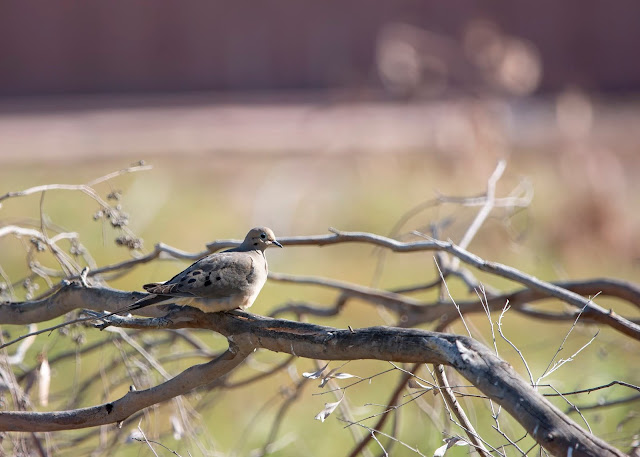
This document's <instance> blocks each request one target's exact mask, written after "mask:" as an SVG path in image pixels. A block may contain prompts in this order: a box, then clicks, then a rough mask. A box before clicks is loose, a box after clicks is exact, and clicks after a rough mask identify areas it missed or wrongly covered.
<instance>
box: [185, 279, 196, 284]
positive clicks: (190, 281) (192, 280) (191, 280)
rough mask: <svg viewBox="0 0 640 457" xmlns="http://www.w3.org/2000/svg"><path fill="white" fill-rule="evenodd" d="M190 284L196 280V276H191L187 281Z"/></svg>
mask: <svg viewBox="0 0 640 457" xmlns="http://www.w3.org/2000/svg"><path fill="white" fill-rule="evenodd" d="M187 282H188V283H189V284H192V283H194V282H196V278H191V279H190V280H189V281H187Z"/></svg>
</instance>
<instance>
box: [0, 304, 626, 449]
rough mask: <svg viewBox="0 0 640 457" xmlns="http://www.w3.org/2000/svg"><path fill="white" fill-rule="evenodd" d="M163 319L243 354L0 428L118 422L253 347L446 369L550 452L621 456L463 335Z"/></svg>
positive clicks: (238, 315)
mask: <svg viewBox="0 0 640 457" xmlns="http://www.w3.org/2000/svg"><path fill="white" fill-rule="evenodd" d="M118 319H119V320H123V321H128V322H125V323H126V325H125V326H128V327H131V328H140V327H146V325H147V324H145V323H143V322H142V321H144V320H141V319H124V318H118ZM152 320H155V319H152ZM138 321H139V323H138ZM164 321H165V322H166V323H167V325H166V328H187V327H191V328H208V329H211V330H213V331H216V332H218V333H221V334H223V335H224V336H226V337H227V338H229V339H230V340H231V341H235V342H236V343H238V342H241V343H242V344H241V351H244V352H242V355H241V356H238V355H236V354H233V353H230V352H229V351H227V353H225V355H223V356H222V357H220V358H218V359H216V361H214V362H210V363H209V364H205V365H197V366H195V367H192V368H190V369H188V370H186V371H185V372H183V373H182V374H180V375H178V376H176V377H175V378H173V379H171V380H170V381H167V382H166V383H164V384H161V385H160V386H158V387H155V388H152V389H149V390H147V391H140V392H131V393H129V394H127V396H125V397H123V398H122V399H120V400H117V401H116V402H114V403H109V404H107V405H100V406H96V407H92V408H84V409H81V410H76V411H67V412H61V413H21V412H10V413H0V429H1V430H35V431H44V430H60V429H68V428H79V427H86V426H94V425H98V424H105V423H110V422H116V421H119V420H123V419H125V418H126V417H128V416H129V415H131V414H133V412H135V411H137V410H139V409H140V408H143V407H146V406H149V405H150V404H153V403H156V402H158V401H163V400H166V399H168V398H171V396H174V395H179V394H183V393H186V392H187V391H188V390H190V389H192V388H195V387H197V386H200V385H203V384H204V383H206V382H210V381H211V380H212V379H214V378H216V377H219V376H221V375H222V374H225V373H227V372H228V371H229V370H231V369H232V368H233V367H235V366H237V364H238V363H240V360H239V359H242V360H243V359H244V357H246V355H247V354H248V353H249V352H251V350H253V348H255V347H258V348H263V349H267V350H270V351H275V352H285V353H289V354H292V355H296V356H298V357H306V358H311V359H322V360H353V359H377V360H391V361H396V362H408V363H439V364H444V365H450V366H452V367H454V368H455V369H456V370H458V372H459V373H460V374H461V375H463V376H464V377H465V378H467V379H468V380H470V381H471V382H472V383H473V384H474V385H476V387H477V388H478V389H479V390H480V391H481V392H483V393H484V394H485V395H487V396H488V397H490V398H492V399H493V400H494V401H496V402H498V403H499V404H501V405H502V406H503V407H504V408H505V410H506V411H508V412H509V413H510V414H511V415H512V416H513V417H514V418H516V419H517V420H518V421H519V422H520V424H521V425H522V426H523V427H524V428H525V429H526V430H527V431H528V432H529V433H530V434H531V436H532V437H534V438H535V439H536V441H538V442H539V443H540V444H541V445H543V446H544V447H545V448H547V449H548V450H549V451H550V452H553V453H557V454H562V455H566V454H567V452H572V453H573V455H574V456H576V457H577V456H596V455H598V456H608V455H618V456H621V455H622V454H621V453H619V452H618V451H617V450H615V449H614V448H612V447H610V446H609V445H608V444H606V443H604V442H603V441H601V440H599V439H598V438H596V437H595V436H593V435H590V434H588V433H586V432H585V431H584V430H583V429H581V428H580V427H579V426H577V425H576V424H574V423H573V422H570V421H568V419H567V418H566V416H564V414H562V413H561V412H560V411H559V410H558V409H557V408H556V407H554V406H553V405H552V404H551V403H549V402H548V401H547V400H546V399H545V398H544V397H543V396H542V395H541V394H539V393H538V392H536V391H535V390H534V389H533V388H532V387H531V386H530V385H528V383H527V382H525V381H524V380H523V379H522V378H520V377H519V376H518V374H517V373H516V372H515V371H514V370H513V368H511V367H510V366H509V365H508V364H506V363H504V362H503V361H502V360H500V359H499V358H497V357H496V356H495V355H494V354H493V353H492V352H491V351H490V350H489V349H488V348H486V347H485V346H483V345H482V344H480V343H478V342H477V341H475V340H473V339H471V338H469V337H465V336H458V335H450V334H441V333H435V332H427V331H423V330H417V329H401V328H389V327H371V328H365V329H358V330H339V329H335V328H331V327H323V326H319V325H312V324H306V323H299V322H293V321H285V320H276V319H269V318H264V317H259V316H256V315H252V314H248V313H243V312H233V313H202V312H200V311H198V310H196V309H193V308H183V309H179V310H175V311H173V312H171V313H170V314H169V315H167V316H166V317H165V319H164ZM225 357H227V358H230V359H231V360H227V359H226V358H225ZM211 364H213V365H211ZM195 378H197V379H195ZM114 413H115V414H114ZM577 443H580V444H579V448H576V444H577ZM570 449H571V451H569V450H570Z"/></svg>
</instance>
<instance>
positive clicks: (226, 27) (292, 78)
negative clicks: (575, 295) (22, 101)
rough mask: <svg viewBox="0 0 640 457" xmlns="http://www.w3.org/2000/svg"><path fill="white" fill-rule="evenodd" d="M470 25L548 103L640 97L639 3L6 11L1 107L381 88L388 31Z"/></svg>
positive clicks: (92, 5)
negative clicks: (509, 40) (126, 95)
mask: <svg viewBox="0 0 640 457" xmlns="http://www.w3.org/2000/svg"><path fill="white" fill-rule="evenodd" d="M475 18H484V19H490V20H492V21H495V22H496V23H497V24H498V25H499V27H500V28H501V29H502V30H503V31H504V32H506V33H509V34H511V35H514V36H518V37H520V38H524V39H526V40H529V41H530V42H532V43H533V44H534V45H535V46H536V47H537V49H538V50H539V52H540V54H541V56H542V65H543V78H542V81H541V85H540V89H542V90H556V89H561V88H563V87H565V86H566V85H569V84H577V85H580V86H582V87H584V88H585V89H588V90H602V91H630V90H638V88H639V87H640V59H639V58H638V52H639V51H638V45H639V44H640V2H637V1H627V0H617V1H615V2H605V1H598V0H563V1H558V0H536V1H532V2H524V1H512V0H510V1H507V0H502V1H491V2H489V1H486V2H485V1H471V0H449V1H447V2H444V3H443V2H440V1H437V0H430V1H415V0H414V1H410V0H395V1H392V2H378V1H371V0H343V1H340V2H338V1H332V0H323V1H315V2H312V1H266V0H265V1H257V2H256V1H254V2H247V1H234V2H229V1H225V2H223V1H213V0H194V1H177V0H148V1H142V0H78V1H55V0H2V1H0V95H31V94H55V93H96V92H97V93H101V92H138V91H188V90H203V89H205V90H221V91H226V90H268V89H321V88H328V87H329V88H330V87H379V85H380V83H379V81H378V77H377V74H376V71H375V43H376V37H377V34H378V32H379V31H380V30H381V28H382V27H383V26H384V25H385V24H389V23H391V22H403V23H407V24H412V25H414V26H418V27H420V28H422V29H425V30H428V31H430V32H434V33H437V34H440V35H442V36H445V37H448V38H452V39H454V40H459V39H460V37H461V35H462V31H463V30H464V28H465V26H466V25H467V24H469V22H470V21H471V20H472V19H475Z"/></svg>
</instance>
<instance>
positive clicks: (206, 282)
mask: <svg viewBox="0 0 640 457" xmlns="http://www.w3.org/2000/svg"><path fill="white" fill-rule="evenodd" d="M210 285H211V281H209V280H208V279H207V280H206V281H205V282H204V286H205V287H209V286H210Z"/></svg>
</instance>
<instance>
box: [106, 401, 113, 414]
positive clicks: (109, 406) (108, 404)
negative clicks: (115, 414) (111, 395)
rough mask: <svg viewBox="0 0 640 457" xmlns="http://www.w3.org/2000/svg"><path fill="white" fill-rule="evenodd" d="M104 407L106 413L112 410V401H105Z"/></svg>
mask: <svg viewBox="0 0 640 457" xmlns="http://www.w3.org/2000/svg"><path fill="white" fill-rule="evenodd" d="M104 408H105V409H106V410H107V414H111V411H113V403H107V404H106V405H104Z"/></svg>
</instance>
